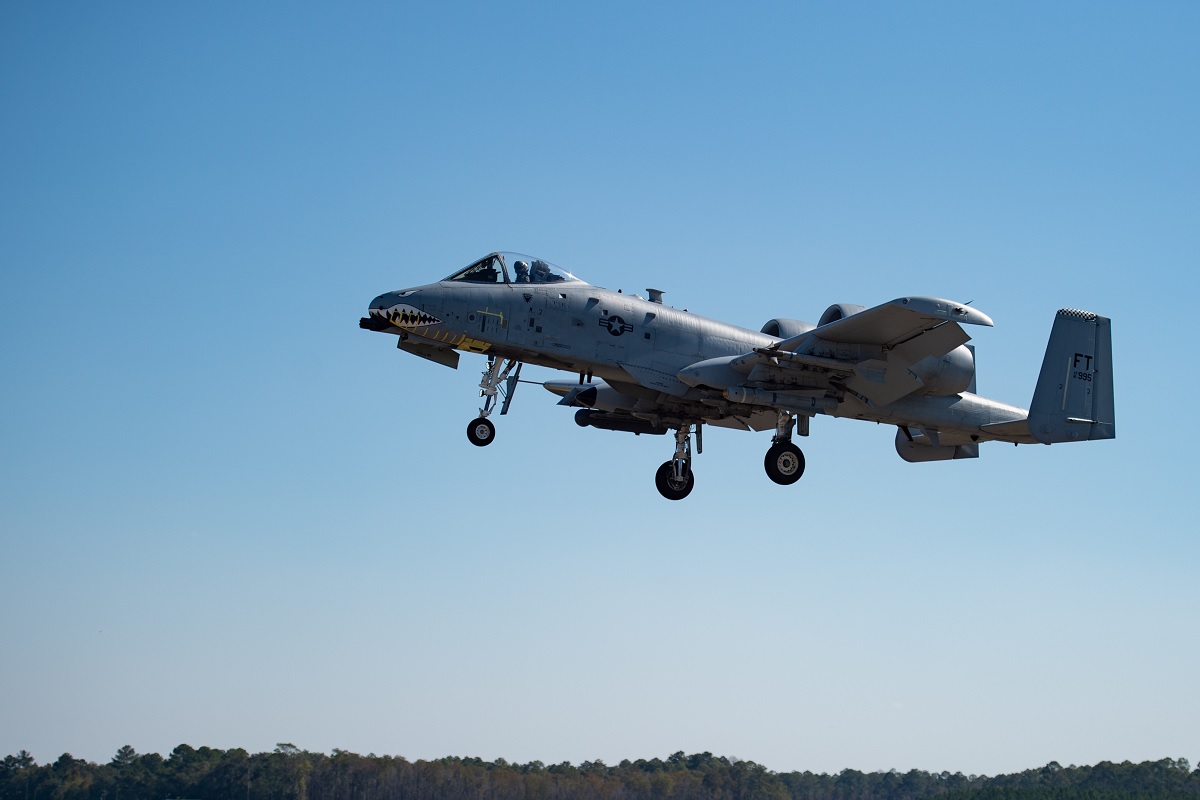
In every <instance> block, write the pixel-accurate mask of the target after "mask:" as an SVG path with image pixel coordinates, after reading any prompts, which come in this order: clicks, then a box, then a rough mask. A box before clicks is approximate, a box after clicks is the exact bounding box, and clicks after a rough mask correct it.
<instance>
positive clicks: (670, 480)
mask: <svg viewBox="0 0 1200 800" xmlns="http://www.w3.org/2000/svg"><path fill="white" fill-rule="evenodd" d="M700 430H701V426H700V424H699V423H697V424H696V452H697V453H703V452H704V435H703V434H702V433H701V432H700ZM695 485H696V476H695V474H693V472H692V425H691V423H686V424H684V425H681V426H679V428H677V429H676V430H675V457H674V458H672V459H671V460H670V461H664V462H663V464H662V466H660V467H659V468H658V471H657V472H655V473H654V486H655V487H656V488H657V489H658V493H659V494H661V495H662V496H663V497H665V498H667V499H668V500H682V499H683V498H685V497H687V496H688V495H689V494H691V493H692V489H693V488H694V487H695Z"/></svg>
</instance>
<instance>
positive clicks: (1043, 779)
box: [0, 743, 1200, 800]
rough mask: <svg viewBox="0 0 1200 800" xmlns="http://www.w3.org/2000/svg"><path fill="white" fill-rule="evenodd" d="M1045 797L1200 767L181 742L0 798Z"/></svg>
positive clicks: (1139, 786) (1196, 792) (1165, 793)
mask: <svg viewBox="0 0 1200 800" xmlns="http://www.w3.org/2000/svg"><path fill="white" fill-rule="evenodd" d="M923 797H938V798H945V800H957V799H958V798H979V799H980V800H1009V799H1011V800H1017V799H1018V798H1019V799H1020V800H1035V799H1036V798H1054V799H1055V800H1060V799H1064V798H1089V800H1125V799H1127V798H1128V799H1132V798H1200V767H1198V768H1197V769H1196V770H1195V771H1193V770H1192V769H1191V767H1190V765H1189V763H1188V761H1187V760H1186V759H1182V758H1181V759H1171V758H1165V759H1163V760H1161V761H1144V762H1142V763H1139V764H1133V763H1130V762H1128V761H1125V762H1122V763H1120V764H1116V763H1112V762H1107V761H1104V762H1101V763H1099V764H1096V765H1095V766H1074V765H1072V766H1066V767H1064V766H1061V765H1060V764H1058V763H1056V762H1053V761H1052V762H1050V763H1049V764H1047V765H1046V766H1044V767H1040V768H1038V769H1030V770H1026V771H1024V772H1018V773H1015V774H1012V775H996V776H993V777H987V776H983V775H963V774H962V773H960V772H956V773H949V772H941V773H936V772H924V771H921V770H911V771H909V772H897V771H895V770H893V771H890V772H870V773H864V772H859V771H858V770H853V769H845V770H842V771H841V772H838V773H836V774H832V775H830V774H825V773H820V774H815V773H812V772H772V771H771V770H769V769H766V768H765V767H763V766H761V765H759V764H755V763H754V762H753V761H742V760H739V759H730V758H726V757H723V756H714V755H713V754H712V753H696V754H693V755H685V754H684V753H682V752H679V753H675V754H674V755H671V756H669V757H668V758H666V759H665V760H664V759H658V758H653V759H649V760H645V759H638V760H637V761H628V760H626V761H622V762H621V763H620V764H617V765H615V766H609V765H607V764H605V763H604V762H602V761H585V762H583V763H581V764H579V765H578V766H575V765H572V764H570V763H568V762H563V763H561V764H552V765H546V764H543V763H541V762H540V761H531V762H529V763H528V764H510V763H508V762H507V761H505V760H504V759H500V758H498V759H496V760H495V761H484V760H482V759H479V758H457V757H450V758H440V759H436V760H431V761H423V760H419V761H408V760H407V759H405V758H402V757H400V756H387V755H385V756H377V755H375V754H373V753H372V754H370V755H366V756H361V755H356V754H355V753H350V752H347V751H345V750H337V749H335V750H334V751H333V753H332V754H330V755H325V754H324V753H314V752H309V751H307V750H301V749H300V748H297V747H296V746H295V745H292V744H287V743H282V744H279V745H278V746H277V747H276V748H275V750H274V751H272V752H269V753H255V754H253V755H251V754H250V753H248V752H246V751H245V750H242V749H240V748H235V749H232V750H217V749H213V748H209V747H200V748H193V747H191V746H189V745H186V744H181V745H179V746H178V747H176V748H175V749H174V750H172V751H171V754H170V755H169V756H167V757H166V758H163V757H162V756H161V755H159V754H157V753H147V754H139V753H137V752H136V751H135V750H134V749H133V748H132V747H129V746H128V745H127V746H125V747H122V748H121V749H120V750H118V751H117V753H116V755H114V756H113V758H112V760H110V761H109V762H108V763H106V764H96V763H93V762H90V761H86V760H84V759H79V758H75V757H73V756H72V755H71V754H70V753H63V754H62V755H61V756H59V757H58V759H57V760H55V761H54V762H52V763H47V764H38V763H37V762H36V760H35V759H34V758H33V757H32V756H31V755H30V754H29V753H28V752H26V751H24V750H22V751H20V752H19V753H17V754H15V755H9V756H6V757H5V758H4V761H3V763H2V764H0V800H171V799H172V798H175V799H178V800H860V799H861V800H884V799H885V798H886V799H887V800H914V799H915V798H923Z"/></svg>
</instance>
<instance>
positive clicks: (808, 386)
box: [359, 252, 1116, 500]
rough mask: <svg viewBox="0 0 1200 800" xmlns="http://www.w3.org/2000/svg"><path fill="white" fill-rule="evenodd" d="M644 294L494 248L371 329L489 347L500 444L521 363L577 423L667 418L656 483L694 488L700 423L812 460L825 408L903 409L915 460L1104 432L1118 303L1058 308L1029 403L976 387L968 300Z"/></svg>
mask: <svg viewBox="0 0 1200 800" xmlns="http://www.w3.org/2000/svg"><path fill="white" fill-rule="evenodd" d="M647 293H648V295H649V299H643V298H641V297H639V296H636V295H629V294H622V293H621V292H610V291H608V290H607V289H601V288H599V287H596V286H591V285H589V284H587V283H584V282H583V281H581V280H579V279H578V278H576V277H575V276H574V275H572V274H571V273H569V272H566V271H565V270H562V269H560V268H558V267H556V266H554V265H553V264H550V263H548V262H546V261H543V260H541V259H537V258H531V257H529V256H523V255H520V254H517V253H507V252H496V253H492V254H491V255H488V256H485V257H483V258H481V259H479V260H478V261H476V262H474V263H473V264H471V265H469V266H467V267H466V268H464V269H460V270H458V271H457V272H455V273H454V274H452V275H450V276H449V277H448V278H446V279H445V280H442V281H438V282H437V283H431V284H428V285H425V286H418V287H416V288H413V289H404V290H402V291H396V292H387V293H386V294H381V295H379V296H378V297H376V298H375V299H374V300H373V301H372V302H371V306H370V316H367V317H364V318H362V319H361V320H360V321H359V327H361V328H365V329H366V330H371V331H379V332H381V333H390V334H393V335H395V336H398V337H399V342H398V345H399V348H400V349H401V350H404V351H406V352H409V353H412V354H414V355H417V356H421V357H422V358H426V359H429V360H430V361H434V362H436V363H438V364H443V365H445V366H448V367H452V368H455V369H457V368H458V360H459V352H458V351H465V352H468V353H482V354H484V355H486V356H487V359H488V361H487V364H488V366H487V370H486V371H485V372H484V373H483V380H482V381H481V382H480V384H479V388H480V396H481V397H483V398H484V401H483V408H481V409H480V411H479V417H478V418H477V419H475V420H474V421H472V422H471V424H470V425H468V426H467V438H468V439H470V441H471V443H472V444H475V445H478V446H480V447H482V446H484V445H487V444H490V443H491V442H492V440H493V438H494V437H495V434H496V429H495V426H494V425H493V424H492V421H491V420H490V419H489V416H490V415H491V413H492V412H493V411H495V410H496V408H497V406H499V409H500V414H501V415H503V414H506V413H508V409H509V404H510V403H511V402H512V399H513V393H514V391H515V390H516V388H517V385H518V383H519V382H521V381H520V375H521V366H522V365H523V364H526V363H528V364H537V365H540V366H544V367H551V368H553V369H560V370H564V371H568V372H571V373H577V374H578V378H577V379H571V380H563V381H546V382H545V383H543V384H542V385H543V386H545V387H546V388H547V389H549V390H550V391H551V392H553V393H554V394H556V395H559V396H561V397H562V399H561V400H560V401H559V405H564V406H577V407H579V411H577V412H576V414H575V421H576V422H577V423H578V424H579V425H581V426H584V427H587V426H591V427H594V428H603V429H605V430H613V431H628V432H630V433H636V434H641V433H649V434H665V433H668V432H670V431H673V432H674V434H675V452H674V454H673V455H672V457H671V458H670V459H669V460H667V461H666V462H665V463H663V465H662V466H660V467H659V468H658V472H657V473H656V474H655V478H654V480H655V484H656V485H657V487H658V491H659V492H660V493H661V494H662V496H663V497H666V498H668V499H670V500H681V499H683V498H684V497H687V496H688V494H689V493H690V492H691V491H692V487H693V485H694V483H695V476H694V474H693V472H692V435H693V432H694V433H695V438H696V452H697V453H700V452H702V450H703V434H702V429H703V426H704V425H717V426H720V427H723V428H738V429H742V430H751V431H763V430H773V431H774V436H773V437H772V439H771V447H770V449H769V450H768V451H767V455H766V471H767V476H768V477H770V479H771V480H773V481H775V482H776V483H779V484H784V485H786V484H791V483H795V482H796V481H797V480H799V478H800V476H801V475H802V474H803V473H804V454H803V453H802V452H801V451H800V448H799V447H797V446H796V445H795V444H794V443H793V442H792V435H793V433H798V434H799V435H800V436H807V435H808V433H809V421H810V420H811V419H812V418H813V417H814V416H816V415H817V414H827V415H829V416H833V417H849V418H851V419H865V420H870V421H872V422H881V423H886V424H889V425H895V426H896V429H897V430H896V451H897V452H898V453H899V454H900V457H901V458H903V459H904V460H905V461H910V462H918V461H944V460H949V459H956V458H977V457H978V456H979V444H980V443H981V442H991V441H997V442H1012V443H1014V444H1036V443H1041V444H1055V443H1058V442H1076V441H1087V440H1090V439H1112V438H1113V437H1114V436H1115V435H1116V427H1115V420H1114V416H1115V414H1114V407H1113V371H1112V370H1113V366H1112V333H1111V326H1110V323H1109V320H1108V318H1106V317H1102V316H1099V315H1098V314H1092V313H1090V312H1087V311H1077V310H1074V309H1062V310H1060V311H1059V312H1058V314H1057V315H1056V316H1055V318H1054V325H1053V327H1052V329H1051V331H1050V341H1049V343H1048V344H1047V346H1046V355H1045V358H1044V360H1043V361H1042V370H1041V374H1040V375H1039V376H1038V380H1037V386H1036V388H1035V389H1034V393H1033V401H1032V403H1031V404H1030V408H1029V410H1028V411H1026V410H1025V409H1023V408H1018V407H1016V406H1012V405H1008V404H1007V403H1000V402H997V401H995V400H989V399H987V398H985V397H980V396H978V395H976V394H975V354H974V350H973V349H972V348H970V347H968V346H967V344H966V343H967V342H968V341H969V340H970V338H971V337H970V336H968V335H967V333H966V331H964V330H963V327H962V326H963V325H986V326H989V327H990V326H991V325H992V320H991V319H989V318H988V317H987V315H985V314H983V313H981V312H979V311H978V310H976V309H974V308H971V307H970V306H968V305H966V304H964V303H955V302H952V301H950V300H940V299H938V298H934V297H901V298H899V299H896V300H892V301H891V302H888V303H884V304H882V305H878V306H875V307H874V308H864V307H863V306H856V305H845V304H842V305H832V306H830V307H829V308H828V309H827V310H826V311H825V313H824V314H822V315H821V318H820V320H819V321H818V322H817V324H816V325H813V324H811V323H807V322H800V321H798V320H791V319H773V320H771V321H769V322H768V323H767V324H766V325H764V326H763V328H762V330H761V331H759V332H755V331H752V330H749V329H747V328H740V327H738V326H736V325H730V324H728V323H725V322H718V321H716V320H712V319H707V318H705V317H701V316H699V315H696V314H690V313H688V312H687V311H686V310H685V311H679V310H677V309H674V308H671V307H669V306H666V305H664V304H663V302H662V292H660V291H657V290H654V289H649V290H647Z"/></svg>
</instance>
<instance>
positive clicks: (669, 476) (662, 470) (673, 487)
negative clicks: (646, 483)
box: [654, 461, 696, 500]
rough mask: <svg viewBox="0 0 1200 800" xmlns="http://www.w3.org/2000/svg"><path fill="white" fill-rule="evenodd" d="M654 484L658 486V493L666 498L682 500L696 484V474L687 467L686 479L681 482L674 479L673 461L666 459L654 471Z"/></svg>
mask: <svg viewBox="0 0 1200 800" xmlns="http://www.w3.org/2000/svg"><path fill="white" fill-rule="evenodd" d="M654 485H655V486H656V487H657V488H658V493H659V494H661V495H662V496H663V497H665V498H667V499H668V500H682V499H683V498H685V497H687V496H688V495H689V494H691V493H692V487H694V486H695V485H696V475H695V474H694V473H693V472H692V470H691V469H690V468H689V469H688V471H687V479H686V480H684V481H683V482H682V483H681V482H680V481H677V480H676V479H675V464H674V462H671V461H667V462H664V463H663V465H662V466H661V467H659V468H658V472H656V473H654Z"/></svg>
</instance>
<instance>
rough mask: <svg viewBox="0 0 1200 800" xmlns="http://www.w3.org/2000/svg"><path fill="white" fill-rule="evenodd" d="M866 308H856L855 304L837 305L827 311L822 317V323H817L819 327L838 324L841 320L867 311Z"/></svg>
mask: <svg viewBox="0 0 1200 800" xmlns="http://www.w3.org/2000/svg"><path fill="white" fill-rule="evenodd" d="M866 310H867V307H866V306H856V305H854V304H853V303H837V304H835V305H832V306H830V307H829V308H827V309H825V313H824V314H822V315H821V321H820V322H818V323H817V327H818V328H819V327H821V326H822V325H828V324H829V323H831V322H837V321H838V320H839V319H845V318H846V317H852V316H854V315H855V314H858V313H860V312H862V311H866Z"/></svg>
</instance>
